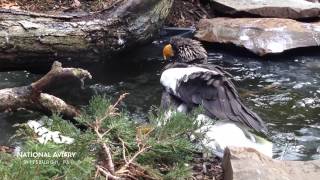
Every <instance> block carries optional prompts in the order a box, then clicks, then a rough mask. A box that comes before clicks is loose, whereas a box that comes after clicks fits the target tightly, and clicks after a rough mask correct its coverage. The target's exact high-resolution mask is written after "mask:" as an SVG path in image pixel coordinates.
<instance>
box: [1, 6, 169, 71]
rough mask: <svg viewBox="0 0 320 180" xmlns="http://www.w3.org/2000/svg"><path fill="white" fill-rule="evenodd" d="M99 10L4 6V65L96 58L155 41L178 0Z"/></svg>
mask: <svg viewBox="0 0 320 180" xmlns="http://www.w3.org/2000/svg"><path fill="white" fill-rule="evenodd" d="M115 2H116V3H114V4H113V5H112V6H110V7H108V8H106V9H104V10H101V11H99V12H95V13H81V14H80V13H68V14H66V13H62V14H59V15H55V14H43V13H35V12H29V11H22V10H19V11H17V10H10V9H0V17H1V18H0V69H4V68H10V67H17V66H20V67H21V66H23V65H26V64H27V65H28V64H31V63H33V64H35V63H40V62H42V63H49V62H50V63H51V62H53V61H54V60H57V59H59V61H62V62H66V61H68V62H70V61H72V62H77V63H78V62H92V61H97V60H99V59H101V58H105V57H109V56H111V55H112V54H113V53H115V52H119V51H121V50H124V49H126V48H129V47H132V45H134V44H137V43H143V42H146V41H149V40H150V39H151V38H152V37H153V36H154V35H155V34H156V32H157V31H158V30H159V29H160V27H161V26H162V23H163V22H164V20H165V18H166V16H167V15H168V13H169V10H170V8H171V6H172V2H173V0H148V1H143V0H118V1H115Z"/></svg>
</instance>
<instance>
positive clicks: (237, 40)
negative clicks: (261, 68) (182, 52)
mask: <svg viewBox="0 0 320 180" xmlns="http://www.w3.org/2000/svg"><path fill="white" fill-rule="evenodd" d="M197 28H198V30H197V32H196V35H195V36H196V38H198V39H199V40H201V41H206V42H214V43H232V44H235V45H237V46H242V47H245V48H247V49H248V50H250V51H252V52H254V53H256V54H258V55H265V54H270V53H271V54H272V53H281V52H283V51H286V50H289V49H294V48H299V47H310V46H319V45H320V22H317V23H301V22H298V21H295V20H291V19H278V18H234V19H231V18H214V19H202V20H200V22H199V24H198V27H197Z"/></svg>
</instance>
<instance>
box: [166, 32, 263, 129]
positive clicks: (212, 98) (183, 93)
mask: <svg viewBox="0 0 320 180" xmlns="http://www.w3.org/2000/svg"><path fill="white" fill-rule="evenodd" d="M163 58H164V59H165V60H166V59H169V58H170V59H172V61H173V62H171V63H169V64H168V65H167V66H166V67H165V68H164V71H163V72H162V75H161V79H160V82H161V84H162V86H163V87H164V89H165V90H164V91H163V94H162V98H161V107H162V108H163V109H165V110H167V109H169V108H172V107H174V108H176V109H177V111H180V112H185V113H187V112H189V111H191V110H192V109H193V108H194V107H197V106H199V105H201V106H202V107H203V108H204V110H205V114H206V115H207V116H209V117H210V118H218V119H221V120H230V121H233V122H236V123H240V124H243V125H244V126H246V127H248V128H250V129H253V130H255V131H256V132H259V133H263V134H267V127H266V125H265V123H264V122H263V121H262V119H261V118H260V117H259V116H258V115H257V114H256V113H254V112H253V111H252V110H250V109H249V108H248V107H246V106H245V105H244V104H243V103H242V101H241V98H240V96H239V94H238V92H237V90H236V88H235V86H234V84H233V83H232V81H231V80H230V79H229V78H230V76H231V75H230V74H229V73H227V72H226V71H224V70H223V69H222V68H221V67H219V66H216V65H211V64H207V58H208V56H207V52H206V50H205V49H204V48H203V47H202V45H201V43H200V42H199V41H196V40H192V39H188V38H182V37H173V38H171V40H170V43H169V44H167V45H166V46H165V47H164V48H163Z"/></svg>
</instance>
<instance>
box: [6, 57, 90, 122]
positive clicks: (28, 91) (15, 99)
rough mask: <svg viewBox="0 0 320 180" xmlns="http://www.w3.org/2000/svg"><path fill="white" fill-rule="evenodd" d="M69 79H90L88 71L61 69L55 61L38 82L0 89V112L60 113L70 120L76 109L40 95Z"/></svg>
mask: <svg viewBox="0 0 320 180" xmlns="http://www.w3.org/2000/svg"><path fill="white" fill-rule="evenodd" d="M69 78H75V79H78V80H81V81H83V80H84V79H86V78H90V79H91V78H92V77H91V74H90V73H89V72H88V71H86V70H83V69H80V68H62V65H61V63H59V62H57V61H56V62H54V63H53V65H52V68H51V70H50V71H49V72H48V73H47V74H46V75H45V76H43V77H42V78H41V79H39V80H38V81H36V82H34V83H32V84H30V85H27V86H22V87H15V88H6V89H0V111H11V110H17V109H19V108H25V109H30V110H36V111H40V112H44V113H45V114H52V113H60V114H61V115H62V116H64V117H65V118H68V119H72V118H74V117H76V116H78V115H79V110H78V109H76V108H75V107H73V106H71V105H68V104H67V103H66V102H64V101H63V100H62V99H60V98H58V97H55V96H53V95H50V94H46V93H42V92H43V91H45V90H46V88H48V87H49V86H52V84H53V83H55V82H57V81H61V79H64V80H65V79H69Z"/></svg>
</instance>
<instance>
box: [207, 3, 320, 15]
mask: <svg viewBox="0 0 320 180" xmlns="http://www.w3.org/2000/svg"><path fill="white" fill-rule="evenodd" d="M212 2H213V3H214V5H213V8H214V9H215V10H216V11H219V12H222V13H226V14H239V13H240V14H243V13H248V14H251V15H258V16H262V17H278V18H292V19H298V18H310V17H319V16H320V4H319V3H313V2H309V1H306V0H213V1H212Z"/></svg>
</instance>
